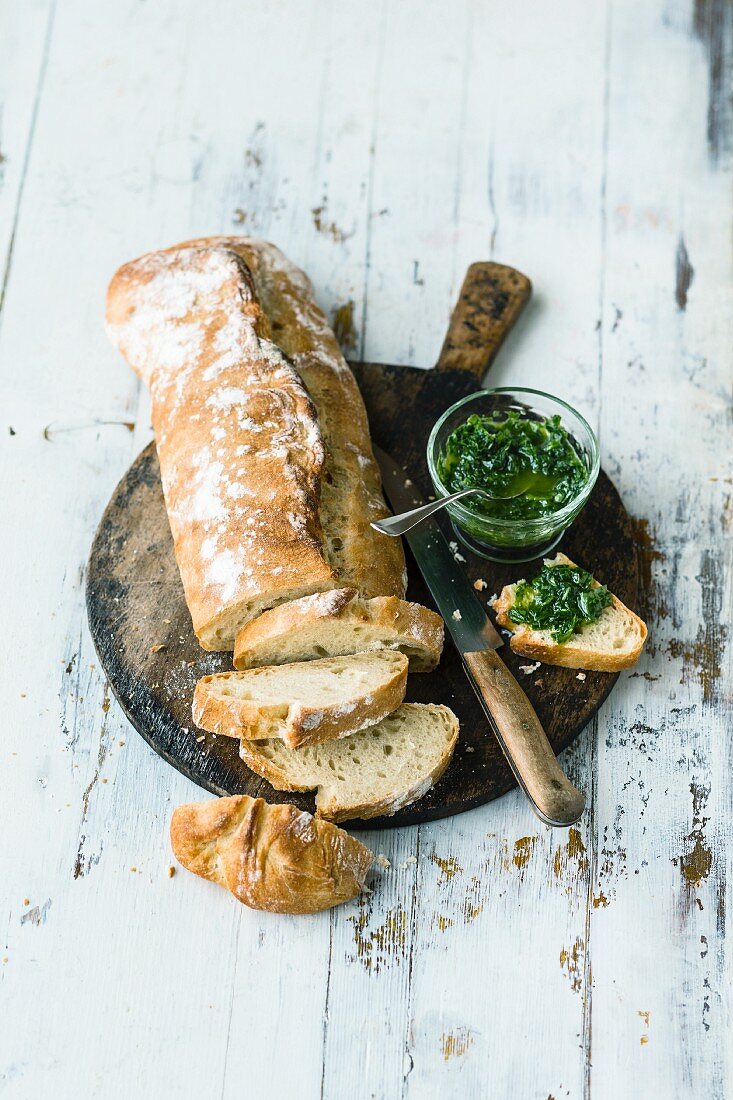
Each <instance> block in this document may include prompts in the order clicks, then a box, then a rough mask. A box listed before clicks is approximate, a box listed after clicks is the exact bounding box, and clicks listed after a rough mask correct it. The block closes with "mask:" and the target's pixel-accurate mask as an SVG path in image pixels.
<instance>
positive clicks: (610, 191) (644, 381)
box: [591, 4, 733, 1097]
mask: <svg viewBox="0 0 733 1100" xmlns="http://www.w3.org/2000/svg"><path fill="white" fill-rule="evenodd" d="M723 7H728V6H727V5H725V6H723V5H721V8H720V10H719V11H718V13H717V15H716V16H714V18H717V17H719V16H720V17H722V16H723V14H724V13H723V10H722V9H723ZM703 8H707V6H706V5H701V6H700V8H699V9H698V17H699V16H700V14H701V11H702V9H703ZM728 10H730V9H729V8H728ZM691 15H692V13H691V12H690V10H689V7H688V5H686V4H676V5H671V6H670V5H668V4H665V5H662V4H659V5H657V4H654V5H649V6H647V7H646V8H645V9H644V12H643V14H642V13H641V12H639V10H638V9H637V8H636V7H634V6H633V5H631V4H619V5H616V6H615V7H614V8H613V13H612V43H611V72H610V82H609V154H608V185H607V194H606V212H607V219H608V246H607V253H606V276H605V281H606V286H607V293H608V305H610V303H611V302H613V303H614V304H615V306H616V310H615V312H612V311H611V309H609V308H607V309H606V312H605V316H604V319H603V325H604V349H605V361H604V384H603V438H604V442H605V447H606V451H607V453H608V454H609V455H610V456H612V461H613V463H614V464H615V465H616V466H617V468H618V470H619V477H620V479H621V481H622V484H623V485H624V490H625V493H626V496H627V500H629V501H630V503H631V506H632V508H633V509H634V510H636V512H637V514H639V515H640V516H643V517H645V518H644V521H643V523H642V524H641V526H640V534H641V536H642V553H643V555H644V561H645V573H646V593H645V601H646V604H647V613H648V616H649V619H650V631H651V645H650V647H649V653H648V656H647V658H646V659H645V661H644V662H643V663H642V664H641V665H640V668H639V670H638V671H637V672H636V673H635V676H634V679H633V680H630V681H629V690H628V692H627V693H626V694H625V695H624V694H621V695H620V696H619V699H618V700H614V706H613V707H612V708H609V709H610V713H609V714H608V721H607V722H606V723H605V729H603V728H602V733H603V741H602V746H601V747H602V751H601V753H600V756H599V777H598V792H599V797H598V807H597V840H596V846H597V854H596V862H597V868H598V871H597V873H598V888H599V889H600V891H601V893H602V895H603V897H604V898H605V899H606V901H605V903H604V906H605V907H604V908H602V909H599V910H597V911H596V912H595V913H594V914H593V927H592V942H593V975H594V992H593V1006H594V1011H593V1025H594V1026H593V1036H594V1040H593V1068H592V1077H591V1082H592V1088H593V1092H594V1093H595V1094H597V1095H599V1096H610V1095H612V1094H613V1095H618V1094H619V1092H620V1093H624V1092H628V1091H630V1090H631V1089H633V1090H634V1091H636V1092H640V1093H642V1094H645V1093H651V1092H657V1093H659V1092H661V1093H667V1094H670V1095H675V1096H680V1097H683V1096H684V1097H688V1096H689V1097H693V1096H699V1095H701V1094H705V1095H709V1096H723V1095H728V1092H727V1091H726V1086H725V1082H726V1080H727V1081H728V1084H730V1076H729V1075H730V1043H729V1041H728V1042H727V1043H726V1042H725V1041H724V1036H725V1035H726V1033H727V1032H728V1028H729V1020H728V1017H727V1015H726V1013H727V1008H726V1003H725V1002H726V997H727V990H728V988H729V985H730V958H729V954H728V952H727V950H726V947H725V941H724V932H725V909H726V903H727V902H728V900H729V891H730V885H729V883H730V879H729V874H730V844H731V840H730V817H729V812H730V811H729V807H730V801H731V780H730V774H731V773H730V759H729V756H728V752H729V749H727V748H724V747H723V746H724V745H725V743H726V742H729V739H728V738H727V735H726V734H725V732H724V731H725V730H727V729H728V727H729V725H730V706H731V701H730V695H729V694H728V692H729V685H730V678H729V677H730V672H731V659H730V654H729V652H728V649H727V630H728V627H727V622H728V620H729V618H730V607H731V593H730V581H729V577H730V573H729V569H730V556H731V542H730V532H729V531H728V530H726V526H725V504H724V502H725V497H726V492H727V490H726V488H725V481H724V480H723V479H724V478H725V477H726V476H727V472H724V471H725V470H727V468H728V467H729V466H730V425H729V412H730V404H729V402H730V397H729V392H728V391H729V382H730V347H731V336H732V329H733V302H732V301H731V293H730V288H731V249H730V228H731V211H730V202H729V199H727V198H725V197H724V195H726V194H727V195H729V192H730V184H731V172H730V168H731V164H730V158H729V157H726V156H724V155H723V154H724V142H723V140H722V136H721V133H722V132H718V136H717V137H716V138H715V139H714V141H713V145H714V149H712V150H711V145H710V142H711V134H710V127H709V121H708V120H709V105H708V104H706V94H705V92H706V87H705V85H706V81H705V65H706V62H707V63H708V64H711V65H713V64H715V62H713V61H712V59H711V58H710V57H708V58H707V59H706V58H705V56H704V52H703V50H702V49H700V48H699V47H698V44H697V42H696V41H695V34H696V27H695V25H694V24H693V23H692V21H691ZM708 16H710V17H713V16H712V12H711V11H708V13H707V16H706V18H707V17H708ZM651 37H653V38H655V40H656V41H657V42H658V48H657V50H656V51H655V63H654V80H653V92H652V91H651V87H650V79H649V55H648V51H647V49H646V48H645V45H644V43H645V42H646V43H648V41H649V40H650V38H651ZM652 116H653V119H654V122H653V139H652V138H651V131H650V126H649V123H650V119H651V118H652ZM722 121H723V120H722V119H721V123H722ZM725 140H726V141H727V134H726V139H725ZM711 151H713V152H714V153H715V156H713V157H711ZM631 394H633V398H632V400H631V401H629V396H630V395H631ZM630 409H631V410H632V411H631V415H629V410H630ZM716 477H717V478H721V480H720V481H711V479H712V478H716ZM726 567H727V571H726ZM724 683H726V684H727V685H728V686H727V687H724V686H723V684H724ZM632 684H633V686H632ZM728 1034H729V1032H728ZM611 1077H613V1082H612V1081H611Z"/></svg>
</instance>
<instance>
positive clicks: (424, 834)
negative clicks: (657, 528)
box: [406, 4, 606, 1098]
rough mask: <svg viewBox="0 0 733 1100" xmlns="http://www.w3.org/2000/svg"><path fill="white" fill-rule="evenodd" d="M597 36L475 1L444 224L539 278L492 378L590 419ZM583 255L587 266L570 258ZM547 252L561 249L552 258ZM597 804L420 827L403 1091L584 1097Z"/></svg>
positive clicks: (577, 12)
mask: <svg viewBox="0 0 733 1100" xmlns="http://www.w3.org/2000/svg"><path fill="white" fill-rule="evenodd" d="M579 23H582V25H583V27H584V42H585V49H584V50H583V51H582V56H579V51H578V50H577V40H576V31H575V28H576V27H577V25H579ZM605 34H606V28H605V20H604V18H603V12H602V11H601V10H600V9H599V10H597V11H596V10H594V11H593V12H590V11H589V10H588V8H587V6H584V7H582V10H581V6H580V5H572V4H571V5H562V6H561V7H560V8H559V9H557V8H556V9H555V12H554V18H553V20H552V21H545V20H543V21H541V23H536V24H535V23H533V22H532V21H531V20H527V18H526V11H524V10H523V9H522V8H521V7H520V8H517V9H512V10H511V11H508V10H504V11H503V12H502V17H501V19H500V20H499V19H498V18H497V15H496V11H495V9H490V8H489V9H486V8H483V7H482V6H480V5H475V6H474V8H473V11H472V24H471V31H470V35H469V41H470V54H469V70H468V77H467V91H466V102H467V107H466V121H465V132H464V133H465V136H464V147H463V153H462V156H461V171H460V176H459V178H458V179H457V182H456V187H457V192H458V198H457V202H456V212H455V216H454V222H453V225H454V227H455V228H454V232H455V241H454V244H453V254H454V256H455V264H456V266H458V265H460V264H462V263H465V262H468V261H470V260H471V259H475V258H476V256H477V250H478V249H482V248H485V249H487V251H490V253H491V255H492V256H493V258H495V259H497V260H506V259H508V258H509V257H510V256H511V257H514V256H515V255H516V256H517V257H521V263H522V265H524V266H523V267H522V270H525V271H526V272H527V273H528V274H529V275H530V276H531V277H532V279H533V284H534V298H533V301H532V302H530V304H529V306H528V308H527V310H526V311H525V315H524V317H523V318H522V320H521V321H520V323H519V326H518V329H517V331H516V332H515V334H514V335H513V336H512V337H510V339H509V341H508V342H507V344H506V346H505V348H504V350H503V351H502V354H501V356H500V357H499V359H498V360H497V363H496V365H495V366H494V367H493V368H492V371H491V373H490V375H489V384H495V385H511V384H515V385H516V384H520V385H528V386H537V387H539V388H541V389H542V388H546V389H549V390H551V391H552V392H554V393H558V394H560V395H563V396H565V397H566V398H567V399H569V400H570V401H571V402H572V403H575V404H577V405H579V406H580V408H582V409H583V411H584V412H585V413H586V414H587V415H588V417H589V419H590V421H591V423H597V413H598V405H597V399H596V392H597V378H598V372H599V348H598V334H597V332H596V327H597V322H598V316H599V300H600V296H601V293H602V287H601V250H602V220H601V215H600V211H599V196H600V193H601V190H602V180H603V135H604V127H603V71H604V59H605V49H606V46H605ZM520 43H521V47H520V45H519V44H520ZM488 54H490V57H491V61H490V63H488V62H487V55H488ZM569 68H573V70H574V72H575V79H576V81H577V83H575V84H571V83H569V82H568V81H567V79H566V73H567V71H568V69H569ZM518 89H521V93H520V92H519V91H518ZM581 101H582V105H581ZM550 135H551V137H550ZM550 145H552V148H553V152H552V153H550ZM578 255H582V257H583V260H582V263H580V262H571V260H570V257H575V256H578ZM558 257H567V258H568V259H567V260H566V261H563V262H561V264H560V269H559V268H558ZM511 262H514V261H513V259H512V261H511ZM429 266H430V270H432V269H433V268H434V267H435V266H437V264H436V263H433V264H431V265H429ZM487 578H488V579H489V581H490V572H489V573H487ZM488 591H489V593H490V592H491V591H492V587H491V585H490V587H489V590H488ZM535 675H536V676H540V673H539V672H538V673H536V674H535ZM566 756H567V754H566ZM593 758H594V745H593V738H592V730H590V731H588V733H587V734H586V735H585V736H584V737H583V738H582V739H581V741H580V742H579V743H578V745H577V748H576V749H574V750H573V753H572V758H571V775H572V778H573V779H574V781H575V782H576V783H577V784H578V785H579V786H580V787H581V788H583V789H585V790H587V791H589V793H591V795H592V789H593V768H592V765H593ZM592 805H593V799H592V797H591V798H590V807H591V809H590V811H589V812H588V813H587V814H586V815H585V816H584V819H583V820H582V822H581V824H580V826H579V828H578V829H577V830H574V831H573V833H572V834H571V836H570V837H568V836H566V835H564V834H553V833H551V832H549V831H547V830H545V829H544V828H543V827H540V826H539V825H538V824H537V822H536V821H535V820H534V819H533V817H532V815H531V813H529V811H528V810H527V807H526V805H525V804H524V801H523V800H522V799H521V798H519V796H517V795H513V796H510V797H507V798H505V799H502V800H501V802H499V803H497V804H496V806H492V807H490V808H487V809H486V811H476V812H475V813H472V814H470V815H466V816H464V817H463V818H459V819H456V820H455V821H451V822H444V823H440V824H439V825H437V824H436V825H434V826H424V827H422V828H421V830H420V845H421V850H422V852H423V853H425V857H424V858H422V859H421V865H420V873H421V875H422V889H421V894H420V906H419V910H418V912H419V916H418V933H417V935H416V943H417V946H416V949H415V955H416V962H415V978H414V992H413V1006H412V1022H411V1035H412V1043H411V1046H410V1048H409V1050H410V1055H411V1057H412V1059H413V1067H412V1071H411V1073H410V1076H409V1077H408V1078H407V1082H406V1095H407V1096H415V1097H420V1098H422V1097H423V1096H426V1097H430V1096H435V1097H438V1096H441V1097H442V1096H452V1095H455V1096H460V1095H477V1096H479V1095H482V1090H483V1092H486V1090H487V1089H488V1090H489V1091H490V1094H492V1095H497V1096H501V1095H530V1096H532V1095H536V1096H542V1097H545V1096H547V1095H553V1096H559V1095H564V1094H566V1093H568V1094H569V1095H571V1096H578V1095H582V1092H583V1087H584V1078H585V1056H584V1046H585V1045H586V1042H587V1038H588V1031H589V1028H590V1007H591V1001H590V984H589V969H590V950H589V946H588V942H587V940H588V937H587V928H588V906H589V905H590V904H591V902H590V899H589V876H590V866H589V856H588V847H589V833H590V830H591V828H592ZM428 859H429V860H430V863H429V862H428ZM529 1051H531V1056H529V1055H528V1052H529Z"/></svg>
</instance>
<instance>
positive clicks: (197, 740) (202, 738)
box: [196, 734, 206, 745]
mask: <svg viewBox="0 0 733 1100" xmlns="http://www.w3.org/2000/svg"><path fill="white" fill-rule="evenodd" d="M205 740H206V738H205V737H204V735H203V734H201V736H200V737H197V738H196V743H197V744H198V745H200V744H201V742H202V741H205Z"/></svg>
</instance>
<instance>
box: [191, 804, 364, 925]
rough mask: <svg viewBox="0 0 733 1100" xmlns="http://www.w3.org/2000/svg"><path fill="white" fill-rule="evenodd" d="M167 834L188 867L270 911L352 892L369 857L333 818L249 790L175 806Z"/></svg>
mask: <svg viewBox="0 0 733 1100" xmlns="http://www.w3.org/2000/svg"><path fill="white" fill-rule="evenodd" d="M170 834H171V845H172V847H173V851H174V853H175V856H176V859H177V860H178V861H179V862H180V863H182V864H183V866H184V867H186V868H187V869H188V870H189V871H192V872H193V873H194V874H195V875H200V876H201V878H206V879H209V881H210V882H216V883H218V884H219V885H220V886H224V887H226V888H227V889H228V890H230V891H231V892H232V894H234V896H235V898H236V899H237V900H238V901H241V902H242V903H243V904H244V905H248V906H249V907H250V908H251V909H266V910H268V911H269V912H271V913H317V912H319V911H320V910H321V909H329V908H330V907H331V906H332V905H340V904H341V902H343V901H348V900H349V899H350V898H353V897H356V895H357V894H358V893H359V892H360V890H361V889H362V887H363V885H364V880H365V878H366V875H367V871H368V870H369V868H370V867H371V865H372V863H373V861H374V856H373V854H372V853H371V852H370V851H369V849H368V848H366V847H365V846H364V845H363V844H361V843H360V842H359V841H358V840H356V839H355V838H354V837H352V836H349V835H348V833H345V832H344V831H343V829H338V828H336V826H335V825H332V824H331V823H330V822H328V821H319V820H318V818H315V817H311V815H310V814H309V813H305V811H302V810H298V809H297V808H296V807H295V806H291V805H288V804H287V803H285V804H284V805H282V806H269V805H268V804H267V803H266V802H264V801H263V800H262V799H261V798H249V797H248V796H247V795H234V796H232V797H231V798H215V799H213V800H211V801H209V802H191V803H189V804H188V805H186V806H179V807H178V808H177V809H176V810H174V811H173V817H172V819H171V828H170Z"/></svg>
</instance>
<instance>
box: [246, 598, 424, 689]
mask: <svg viewBox="0 0 733 1100" xmlns="http://www.w3.org/2000/svg"><path fill="white" fill-rule="evenodd" d="M443 634H444V626H443V620H442V619H441V617H440V615H436V613H435V612H434V611H430V610H429V609H428V608H427V607H421V606H420V604H418V603H409V602H408V601H407V600H398V599H397V597H396V596H373V597H372V598H371V599H369V600H367V599H363V598H362V597H360V596H359V595H358V593H357V591H356V589H355V588H336V589H334V590H333V591H331V592H319V593H316V594H315V595H313V596H302V597H301V598H300V599H299V600H292V601H291V602H290V603H285V604H281V605H280V606H279V607H274V608H272V610H271V611H265V612H264V613H263V614H262V615H260V616H259V618H257V619H255V620H254V622H251V623H248V624H247V626H245V627H243V628H242V630H240V632H239V634H238V635H237V640H236V643H235V646H234V667H235V668H257V667H258V666H259V665H282V664H285V663H286V662H287V661H312V660H313V659H314V658H318V657H339V656H343V655H344V654H347V653H364V652H368V651H372V650H374V651H378V650H382V649H391V650H397V651H398V652H400V653H404V654H405V656H406V657H407V658H408V659H409V662H410V672H430V671H432V669H434V668H435V667H436V665H437V664H438V661H439V660H440V654H441V652H442V650H443Z"/></svg>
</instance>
